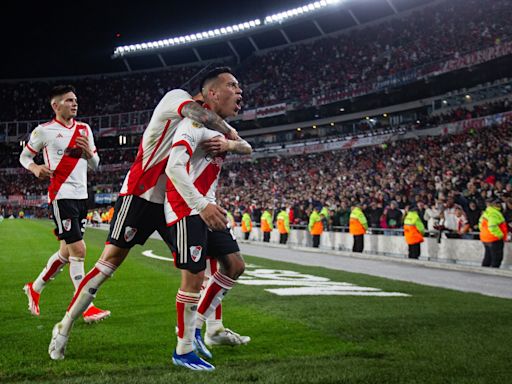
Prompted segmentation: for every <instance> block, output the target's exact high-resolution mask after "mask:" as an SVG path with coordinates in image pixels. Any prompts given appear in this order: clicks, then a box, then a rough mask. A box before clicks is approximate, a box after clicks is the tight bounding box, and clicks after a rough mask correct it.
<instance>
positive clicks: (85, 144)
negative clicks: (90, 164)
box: [76, 136, 94, 160]
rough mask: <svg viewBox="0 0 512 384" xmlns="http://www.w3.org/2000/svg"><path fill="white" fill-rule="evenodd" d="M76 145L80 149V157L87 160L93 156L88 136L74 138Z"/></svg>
mask: <svg viewBox="0 0 512 384" xmlns="http://www.w3.org/2000/svg"><path fill="white" fill-rule="evenodd" d="M76 146H77V148H80V149H81V150H82V157H84V158H86V159H87V160H89V159H90V158H92V157H93V156H94V153H93V151H92V150H91V148H90V147H89V138H88V137H87V136H79V137H77V138H76Z"/></svg>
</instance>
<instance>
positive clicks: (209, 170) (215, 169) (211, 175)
mask: <svg viewBox="0 0 512 384" xmlns="http://www.w3.org/2000/svg"><path fill="white" fill-rule="evenodd" d="M175 145H176V144H175ZM225 156H226V155H225V154H223V155H222V156H219V157H220V158H221V159H222V160H221V159H219V160H217V161H215V159H213V160H212V162H210V163H209V164H208V165H207V166H206V168H205V169H204V170H203V172H202V173H201V174H200V175H199V177H198V178H197V179H196V181H195V182H194V186H195V187H196V189H197V190H198V192H199V193H200V194H201V195H203V196H206V194H207V193H208V191H209V190H210V188H211V186H212V184H213V183H214V182H215V180H216V179H217V177H218V176H219V173H220V171H221V165H219V163H220V164H222V161H223V160H224V158H225ZM187 172H188V164H187ZM167 200H168V202H169V204H170V205H171V208H172V210H173V211H174V213H175V214H176V216H177V219H176V220H175V221H173V222H172V223H167V226H172V225H174V224H175V223H176V222H177V221H179V220H181V219H182V218H183V217H185V216H188V215H190V212H192V209H190V207H189V206H188V204H187V203H186V201H185V199H183V197H181V195H180V194H179V192H178V191H177V190H176V188H175V187H174V184H173V183H172V181H171V180H170V179H167Z"/></svg>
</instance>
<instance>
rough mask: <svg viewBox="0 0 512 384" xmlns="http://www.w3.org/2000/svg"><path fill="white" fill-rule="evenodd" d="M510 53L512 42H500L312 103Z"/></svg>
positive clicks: (409, 80)
mask: <svg viewBox="0 0 512 384" xmlns="http://www.w3.org/2000/svg"><path fill="white" fill-rule="evenodd" d="M511 53H512V42H506V43H500V44H499V45H496V46H494V47H491V48H487V49H483V50H481V51H476V52H471V53H468V54H466V55H462V56H460V57H457V58H454V59H451V60H448V61H445V62H441V63H430V64H426V65H424V66H421V67H418V68H414V69H411V70H408V71H405V72H402V73H399V74H396V75H393V76H390V77H389V78H386V79H384V80H379V81H376V82H374V83H365V84H356V85H354V86H353V88H352V89H344V90H338V91H333V92H330V93H325V94H322V95H320V96H316V97H314V98H313V100H312V104H313V105H323V104H329V103H334V102H337V101H341V100H346V99H349V98H351V97H358V96H362V95H366V94H369V93H372V92H377V91H380V90H382V89H385V88H395V87H400V86H403V85H405V84H407V83H410V82H413V81H416V80H419V79H422V78H425V77H432V76H438V75H441V74H443V73H447V72H451V71H456V70H459V69H462V68H466V67H471V66H473V65H478V64H481V63H485V62H487V61H490V60H494V59H497V58H499V57H503V56H506V55H510V54H511Z"/></svg>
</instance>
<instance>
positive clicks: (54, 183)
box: [48, 124, 87, 203]
mask: <svg viewBox="0 0 512 384" xmlns="http://www.w3.org/2000/svg"><path fill="white" fill-rule="evenodd" d="M80 129H85V130H86V132H87V127H86V126H85V125H82V124H77V125H76V127H75V132H74V133H73V136H72V137H71V140H70V141H69V144H68V148H73V147H75V145H76V139H77V137H78V136H80ZM80 158H81V157H71V156H70V155H69V154H68V153H67V152H64V155H62V159H60V162H59V164H58V165H57V168H55V170H54V171H53V177H52V178H51V179H50V186H49V187H48V198H49V199H50V203H51V202H52V201H53V200H55V198H56V197H57V194H58V193H59V190H60V187H62V184H64V183H65V182H66V180H67V179H68V177H69V175H71V172H73V169H75V167H76V165H77V164H78V160H80Z"/></svg>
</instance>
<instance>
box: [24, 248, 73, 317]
mask: <svg viewBox="0 0 512 384" xmlns="http://www.w3.org/2000/svg"><path fill="white" fill-rule="evenodd" d="M68 258H69V253H68V250H67V246H66V243H65V241H63V240H62V241H61V242H60V248H59V250H58V251H57V252H55V253H54V254H53V255H51V256H50V258H49V259H48V261H47V262H46V266H45V267H44V268H43V270H42V271H41V273H40V274H39V276H37V278H36V279H35V280H34V281H33V282H30V283H27V284H25V286H24V287H23V290H24V291H25V294H26V295H27V298H28V309H29V311H30V312H31V313H32V314H33V315H35V316H39V313H40V311H39V298H40V295H41V292H42V291H43V289H44V288H45V286H46V284H47V283H48V282H50V280H52V279H54V278H55V277H56V276H57V275H58V274H59V273H60V272H61V271H62V268H63V267H64V265H65V264H67V263H68V262H69V261H68Z"/></svg>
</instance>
